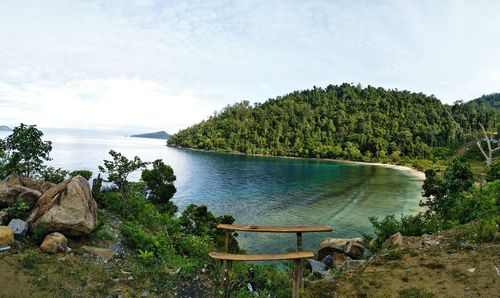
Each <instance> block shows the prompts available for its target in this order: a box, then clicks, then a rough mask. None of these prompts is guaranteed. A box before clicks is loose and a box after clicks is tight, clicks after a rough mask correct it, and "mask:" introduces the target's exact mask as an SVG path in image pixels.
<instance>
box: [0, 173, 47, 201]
mask: <svg viewBox="0 0 500 298" xmlns="http://www.w3.org/2000/svg"><path fill="white" fill-rule="evenodd" d="M54 185H55V184H53V183H50V182H47V181H43V180H35V179H31V178H26V177H20V176H18V175H10V176H9V177H7V178H5V179H4V180H2V181H0V207H7V206H9V205H11V204H12V203H14V202H15V201H16V200H17V199H20V200H22V201H23V202H25V203H26V204H27V205H29V206H31V207H33V206H34V205H35V203H36V201H37V200H38V198H40V196H42V194H43V193H45V192H46V191H47V190H49V189H50V188H52V187H53V186H54Z"/></svg>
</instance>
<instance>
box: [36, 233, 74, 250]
mask: <svg viewBox="0 0 500 298" xmlns="http://www.w3.org/2000/svg"><path fill="white" fill-rule="evenodd" d="M67 247H68V239H66V237H64V235H63V234H61V233H58V232H54V233H51V234H49V235H47V236H45V239H43V242H42V245H40V250H41V251H43V252H45V253H49V254H55V253H57V252H64V251H66V248H67Z"/></svg>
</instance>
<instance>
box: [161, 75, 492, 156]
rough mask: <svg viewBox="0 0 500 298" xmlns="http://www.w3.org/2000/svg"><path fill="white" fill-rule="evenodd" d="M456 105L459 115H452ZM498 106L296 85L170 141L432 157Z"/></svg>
mask: <svg viewBox="0 0 500 298" xmlns="http://www.w3.org/2000/svg"><path fill="white" fill-rule="evenodd" d="M496 101H498V99H496ZM445 109H448V112H449V113H451V114H452V115H453V118H454V119H455V120H456V121H457V122H459V124H460V126H461V129H460V128H459V127H458V125H457V124H456V123H454V122H453V121H452V120H451V117H450V116H449V114H448V113H447V111H446V110H445ZM497 120H498V110H495V109H492V108H488V107H487V106H486V105H471V104H464V103H461V102H459V103H457V104H455V105H453V106H447V105H443V104H442V103H441V102H440V101H439V100H438V99H437V98H435V97H434V96H427V95H424V94H422V93H412V92H409V91H398V90H386V89H383V88H375V87H371V86H368V87H367V88H361V87H360V86H354V85H350V84H342V85H340V86H334V85H330V86H328V87H326V89H322V88H317V87H314V88H313V89H311V90H304V91H296V92H293V93H290V94H287V95H285V96H282V97H281V96H280V97H277V98H275V99H269V100H268V101H266V102H265V103H262V104H255V106H251V105H250V104H249V103H248V102H247V101H243V102H240V103H236V104H234V105H231V106H227V107H226V108H224V109H223V110H222V111H221V112H219V113H215V114H214V115H213V116H211V117H210V118H209V119H208V120H206V121H202V122H200V123H199V124H196V125H194V126H192V127H189V128H187V129H184V130H181V131H180V132H178V133H177V134H175V135H173V136H171V137H170V138H169V140H168V144H169V145H171V146H182V147H189V148H197V149H204V150H215V151H228V152H233V151H238V152H243V153H254V154H255V153H256V154H270V155H280V156H300V157H328V158H345V159H351V160H373V159H375V160H382V159H387V158H392V159H393V160H398V159H399V158H401V157H409V158H431V157H432V156H433V155H435V154H443V152H444V151H446V150H443V149H447V148H450V147H451V146H458V144H459V143H460V142H462V141H464V139H465V136H464V131H467V132H470V131H476V130H477V129H478V128H479V127H478V123H483V124H484V125H485V126H488V127H493V126H494V125H495V123H497V122H498V121H497Z"/></svg>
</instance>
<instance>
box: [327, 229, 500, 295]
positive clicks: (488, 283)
mask: <svg viewBox="0 0 500 298" xmlns="http://www.w3.org/2000/svg"><path fill="white" fill-rule="evenodd" d="M449 237H450V235H446V234H442V235H433V236H432V238H428V239H431V240H429V241H428V243H430V244H429V245H422V240H423V239H422V237H405V239H406V243H405V245H404V247H403V248H400V249H394V250H390V251H387V252H385V253H384V252H382V253H381V254H380V255H377V256H376V257H374V258H373V259H372V260H371V261H369V262H367V264H366V265H365V266H363V267H361V268H359V269H358V270H356V271H354V272H351V273H348V274H346V275H345V276H344V277H343V278H342V279H341V281H340V284H339V287H338V289H337V290H336V293H335V296H338V297H500V273H499V272H498V271H497V269H496V268H498V269H500V242H499V241H496V242H490V243H484V244H476V245H470V247H465V248H460V245H458V246H459V247H458V248H454V246H455V245H456V244H453V243H452V242H453V241H452V240H451V238H449ZM462 246H465V245H462Z"/></svg>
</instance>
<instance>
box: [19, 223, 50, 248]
mask: <svg viewBox="0 0 500 298" xmlns="http://www.w3.org/2000/svg"><path fill="white" fill-rule="evenodd" d="M48 233H49V231H48V229H47V227H46V226H45V225H44V224H38V225H36V226H35V227H34V228H33V229H32V230H31V235H28V236H26V237H25V238H24V241H26V242H27V243H31V244H35V245H40V244H41V243H42V241H43V239H44V238H45V236H46V235H47V234H48Z"/></svg>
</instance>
